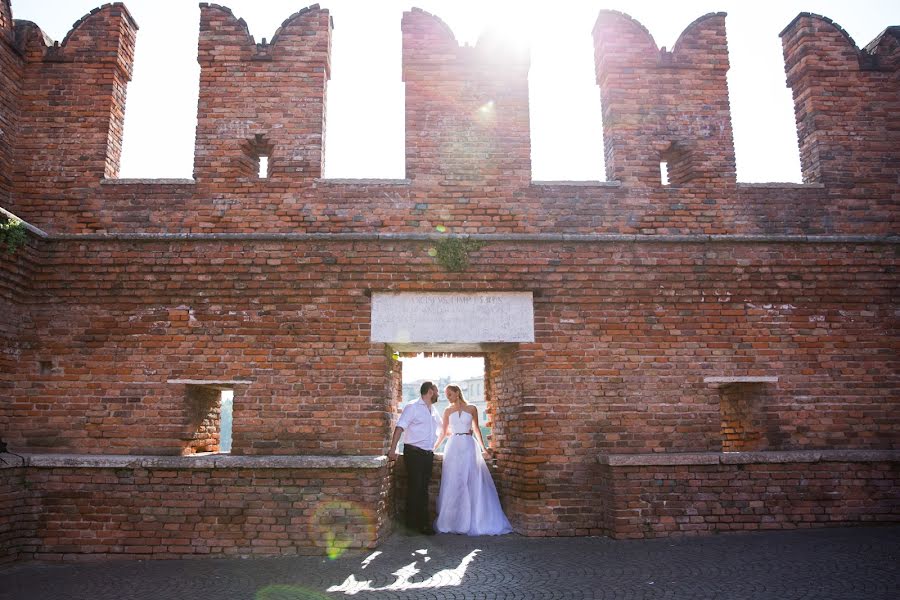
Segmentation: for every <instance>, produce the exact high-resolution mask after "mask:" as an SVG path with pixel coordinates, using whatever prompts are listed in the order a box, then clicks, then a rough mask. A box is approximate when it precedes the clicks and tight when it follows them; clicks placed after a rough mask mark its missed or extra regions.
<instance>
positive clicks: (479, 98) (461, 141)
mask: <svg viewBox="0 0 900 600" xmlns="http://www.w3.org/2000/svg"><path fill="white" fill-rule="evenodd" d="M402 29H403V81H404V83H405V84H406V175H407V177H409V178H410V179H417V180H430V181H440V180H458V181H473V182H485V181H503V184H504V185H505V186H515V185H522V186H525V185H528V184H529V183H530V181H531V144H530V133H529V120H528V68H529V57H528V54H527V52H526V51H524V50H515V49H513V48H510V47H509V46H507V45H504V44H503V43H501V42H500V41H499V40H497V39H495V38H492V37H491V36H485V37H483V38H482V39H480V40H479V41H478V44H477V45H476V46H474V47H469V46H465V47H462V48H461V47H460V46H459V44H457V42H456V40H455V38H454V37H453V33H452V32H451V31H450V29H449V28H448V27H447V26H446V25H445V24H444V23H443V22H442V21H441V20H440V19H438V18H437V17H434V16H432V15H430V14H428V13H426V12H424V11H422V10H419V9H413V10H412V11H410V12H407V13H404V14H403V22H402Z"/></svg>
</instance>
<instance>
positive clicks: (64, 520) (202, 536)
mask: <svg viewBox="0 0 900 600" xmlns="http://www.w3.org/2000/svg"><path fill="white" fill-rule="evenodd" d="M386 482H387V477H386V471H385V470H384V469H380V470H379V469H372V470H359V471H357V470H348V469H328V470H318V469H316V470H311V469H266V468H255V469H222V468H217V469H187V468H184V469H177V468H151V467H146V468H144V467H133V468H72V467H55V468H36V467H31V468H29V472H28V484H29V486H30V487H31V488H32V489H33V490H35V492H34V493H35V494H36V496H37V498H38V502H39V506H40V511H39V513H38V521H37V525H36V534H37V537H38V538H40V540H41V544H40V545H39V546H38V547H33V546H32V547H29V548H23V549H22V550H20V557H21V558H35V559H40V560H77V559H78V558H79V556H82V555H94V556H97V555H108V556H111V555H115V556H117V557H131V558H174V557H178V556H184V555H198V554H199V555H203V554H210V555H223V554H224V555H278V554H281V555H289V554H325V553H326V552H327V551H328V549H329V540H330V539H331V540H335V541H334V542H332V543H331V547H337V548H340V547H346V548H350V549H360V548H372V547H374V545H375V544H376V543H377V542H378V541H379V540H380V539H381V537H382V536H383V535H384V534H385V533H386V532H387V531H388V527H389V524H388V522H387V520H386V518H385V515H386V507H385V505H384V504H385V494H386V493H387V492H386V486H387V483H386Z"/></svg>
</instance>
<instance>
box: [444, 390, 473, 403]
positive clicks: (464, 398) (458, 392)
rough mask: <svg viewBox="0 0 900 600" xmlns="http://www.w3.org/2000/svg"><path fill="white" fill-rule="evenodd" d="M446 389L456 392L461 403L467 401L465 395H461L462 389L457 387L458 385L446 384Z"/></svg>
mask: <svg viewBox="0 0 900 600" xmlns="http://www.w3.org/2000/svg"><path fill="white" fill-rule="evenodd" d="M447 389H448V390H453V391H454V392H456V393H457V395H458V396H459V399H460V400H462V403H463V404H468V402H466V397H465V396H463V393H462V390H461V389H459V386H458V385H448V386H447Z"/></svg>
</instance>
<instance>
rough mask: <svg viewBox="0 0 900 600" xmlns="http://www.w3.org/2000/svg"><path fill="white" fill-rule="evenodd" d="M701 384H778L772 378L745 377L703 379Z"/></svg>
mask: <svg viewBox="0 0 900 600" xmlns="http://www.w3.org/2000/svg"><path fill="white" fill-rule="evenodd" d="M703 383H718V384H722V385H728V384H729V383H778V377H774V376H767V375H763V376H752V375H751V376H746V377H741V376H738V377H704V378H703Z"/></svg>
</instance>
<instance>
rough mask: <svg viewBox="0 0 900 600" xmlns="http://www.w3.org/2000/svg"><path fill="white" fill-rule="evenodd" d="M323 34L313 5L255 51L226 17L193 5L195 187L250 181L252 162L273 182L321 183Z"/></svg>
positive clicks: (327, 39) (327, 21)
mask: <svg viewBox="0 0 900 600" xmlns="http://www.w3.org/2000/svg"><path fill="white" fill-rule="evenodd" d="M331 28H332V23H331V18H330V16H329V14H328V11H327V10H321V9H319V7H318V5H314V6H312V7H309V8H305V9H303V10H301V11H300V12H298V13H296V14H294V15H292V16H291V17H289V18H288V19H287V20H286V21H284V23H283V24H282V26H281V27H280V28H279V29H278V31H276V32H275V35H274V36H273V37H272V41H271V43H265V39H263V43H260V44H256V43H255V42H254V40H253V38H252V37H251V36H250V33H249V32H248V30H247V25H246V23H245V22H244V20H243V19H237V18H236V17H235V16H234V14H232V12H231V11H230V10H229V9H227V8H224V7H221V6H218V5H214V4H206V3H201V4H200V42H199V50H198V61H199V62H200V98H199V103H198V107H197V140H196V151H195V157H194V177H195V178H196V179H197V180H198V181H203V182H206V183H217V182H227V181H233V180H234V179H235V178H238V177H249V178H252V177H256V175H257V172H258V157H259V156H260V155H265V156H268V157H269V176H270V177H272V178H273V179H277V178H294V179H296V178H315V177H320V176H321V174H322V148H323V137H324V131H325V89H326V85H327V82H328V78H329V75H330V67H329V61H330V54H331Z"/></svg>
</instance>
